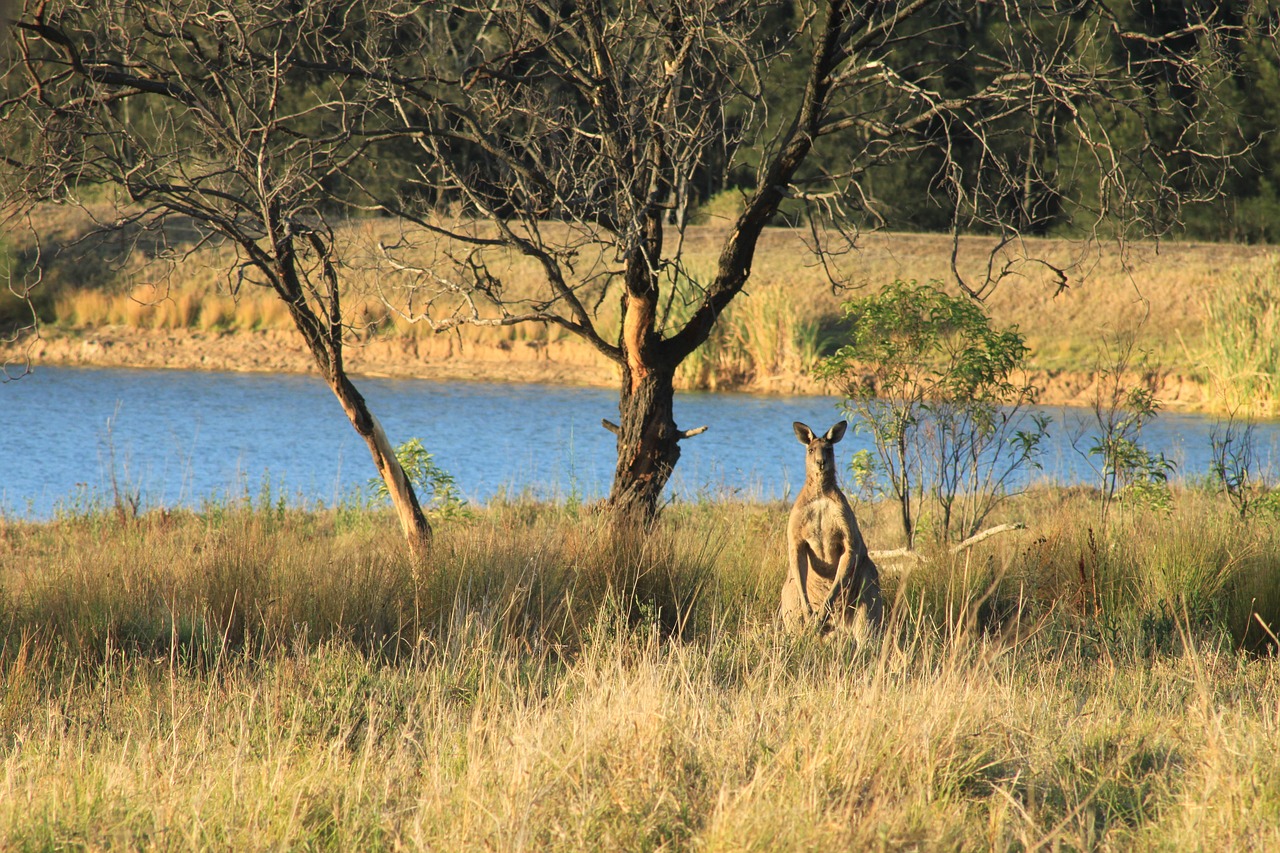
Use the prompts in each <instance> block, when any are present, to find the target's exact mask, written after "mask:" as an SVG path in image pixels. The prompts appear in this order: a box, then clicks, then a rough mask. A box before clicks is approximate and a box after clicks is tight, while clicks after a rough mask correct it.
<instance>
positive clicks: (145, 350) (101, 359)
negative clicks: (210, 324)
mask: <svg viewBox="0 0 1280 853" xmlns="http://www.w3.org/2000/svg"><path fill="white" fill-rule="evenodd" d="M0 357H3V359H4V362H5V364H6V366H7V370H8V372H9V374H10V375H14V374H15V373H18V372H21V371H22V369H23V368H24V367H25V366H27V365H30V366H33V367H36V368H38V367H39V366H40V365H57V366H74V367H140V368H158V369H160V368H168V369H177V370H226V371H236V372H262V373H310V372H313V371H314V370H315V366H314V364H313V362H312V360H311V356H310V354H309V353H308V352H307V351H306V348H305V347H304V346H303V344H302V342H301V340H300V339H299V338H298V336H297V335H296V334H293V333H292V332H287V331H283V330H266V331H253V332H244V331H235V332H206V331H199V330H171V329H138V328H132V327H123V326H108V327H99V328H95V329H90V330H76V331H65V330H61V329H57V328H45V329H42V330H41V332H40V334H39V335H38V336H30V337H27V338H24V339H22V340H19V341H16V342H5V343H3V344H0ZM347 366H348V369H349V370H350V371H351V372H352V373H354V374H357V375H365V376H385V377H396V378H412V379H471V380H481V381H494V382H541V383H548V384H557V385H588V386H595V387H613V386H615V385H617V384H618V381H619V379H618V373H617V370H616V367H615V366H614V365H613V364H611V363H609V362H608V361H607V360H606V359H605V358H603V357H602V356H601V355H600V354H599V353H597V352H596V351H595V350H594V349H592V348H591V347H589V346H586V345H585V344H582V343H580V342H578V341H577V340H574V339H565V340H561V341H550V342H546V341H536V342H533V341H516V342H510V343H505V342H504V343H502V344H496V345H495V344H477V343H474V342H472V341H467V340H465V339H463V338H460V337H458V336H449V335H441V336H439V337H433V338H412V337H396V338H390V337H388V338H374V339H371V340H368V341H364V342H361V343H357V344H352V345H350V346H349V347H348V349H347ZM1032 381H1033V382H1034V384H1035V385H1036V386H1037V387H1038V388H1040V389H1041V392H1040V402H1041V403H1043V404H1045V405H1065V406H1073V405H1074V406H1088V405H1092V404H1093V401H1094V398H1095V395H1096V393H1097V392H1096V387H1097V377H1096V376H1095V375H1092V374H1089V373H1080V372H1070V371H1047V370H1038V371H1033V373H1032ZM1132 381H1133V382H1135V383H1136V382H1142V383H1143V384H1145V385H1147V386H1148V387H1150V388H1151V389H1152V391H1154V392H1155V395H1156V398H1157V399H1158V400H1159V401H1160V402H1161V404H1162V405H1163V406H1164V407H1165V408H1168V409H1172V410H1177V411H1206V410H1211V409H1212V408H1213V395H1212V394H1210V393H1209V389H1208V388H1206V387H1205V386H1204V385H1202V384H1201V383H1199V382H1197V381H1196V380H1195V379H1194V378H1192V377H1189V376H1186V375H1183V374H1181V373H1179V372H1176V371H1162V372H1152V373H1148V374H1145V375H1142V376H1134V377H1133V378H1132ZM711 390H719V391H744V392H751V393H764V394H834V393H837V392H836V391H835V389H833V388H832V387H831V386H829V385H828V384H827V383H823V382H819V381H817V380H815V379H813V378H811V377H809V376H807V375H804V374H800V373H790V374H781V375H766V376H749V377H743V378H742V379H741V380H740V381H731V382H725V381H721V382H720V383H718V385H717V387H716V388H714V389H711Z"/></svg>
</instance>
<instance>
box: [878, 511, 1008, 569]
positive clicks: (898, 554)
mask: <svg viewBox="0 0 1280 853" xmlns="http://www.w3.org/2000/svg"><path fill="white" fill-rule="evenodd" d="M1026 528H1027V526H1026V525H1025V524H1023V523H1022V522H1020V521H1014V522H1011V523H1009V524H997V525H996V526H995V527H988V528H987V529H986V530H980V531H978V532H977V533H975V534H973V535H972V536H970V537H969V538H968V539H966V540H964V541H963V542H961V543H960V544H959V545H953V546H952V547H951V549H950V550H951V553H952V554H959V553H961V552H963V551H967V550H968V549H970V548H972V547H973V546H974V545H977V544H978V543H980V542H985V541H987V540H988V539H990V538H991V537H992V536H999V535H1000V534H1001V533H1008V532H1009V531H1010V530H1025V529H1026ZM867 556H868V557H870V558H871V559H873V560H875V561H876V562H881V561H890V560H910V561H912V562H914V563H923V562H925V558H924V556H922V555H921V554H920V552H919V551H917V550H915V549H914V548H893V549H892V550H889V551H868V552H867Z"/></svg>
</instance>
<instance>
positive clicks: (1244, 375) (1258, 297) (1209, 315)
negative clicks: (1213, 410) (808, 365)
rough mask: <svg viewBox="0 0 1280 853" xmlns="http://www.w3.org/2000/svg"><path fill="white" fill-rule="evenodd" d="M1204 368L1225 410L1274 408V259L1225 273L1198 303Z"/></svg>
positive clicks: (1278, 294)
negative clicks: (1201, 316)
mask: <svg viewBox="0 0 1280 853" xmlns="http://www.w3.org/2000/svg"><path fill="white" fill-rule="evenodd" d="M1204 312H1205V334H1204V352H1205V354H1204V364H1205V367H1206V368H1207V369H1208V370H1209V372H1210V374H1211V376H1212V380H1213V383H1214V385H1215V386H1217V389H1218V393H1219V394H1220V395H1221V396H1222V397H1223V401H1224V402H1225V404H1226V407H1227V408H1228V409H1229V410H1233V411H1235V410H1239V411H1241V412H1248V413H1251V414H1255V415H1261V416H1267V415H1273V414H1275V413H1276V412H1277V406H1278V405H1280V384H1277V382H1278V380H1277V376H1280V256H1274V255H1273V256H1271V257H1270V258H1269V259H1267V260H1266V261H1265V262H1263V263H1260V264H1256V265H1254V266H1253V267H1252V268H1250V269H1244V270H1237V271H1235V272H1233V273H1232V274H1230V275H1228V276H1227V278H1226V280H1225V281H1224V282H1222V283H1221V284H1220V285H1219V286H1218V287H1214V288H1211V289H1210V290H1209V293H1208V295H1207V296H1206V297H1205V301H1204Z"/></svg>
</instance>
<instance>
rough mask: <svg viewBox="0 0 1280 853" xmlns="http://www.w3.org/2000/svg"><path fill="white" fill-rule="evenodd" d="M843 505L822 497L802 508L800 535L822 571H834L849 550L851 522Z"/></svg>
mask: <svg viewBox="0 0 1280 853" xmlns="http://www.w3.org/2000/svg"><path fill="white" fill-rule="evenodd" d="M845 512H846V510H845V508H844V506H843V505H842V504H841V503H840V502H839V501H835V500H832V499H831V498H827V497H820V498H817V499H815V500H812V501H810V502H808V503H807V504H805V505H804V506H803V507H802V508H801V517H800V522H801V523H800V525H799V534H800V537H801V539H802V540H803V542H804V544H805V545H807V546H808V548H809V553H810V554H812V555H813V556H814V557H815V558H816V561H817V562H818V564H819V565H818V566H817V567H816V568H818V569H819V570H820V571H821V570H829V571H834V570H835V566H836V563H838V562H839V561H840V557H841V556H842V555H843V554H844V552H845V551H846V550H848V548H849V523H848V521H847V520H846V519H845V517H844V516H845Z"/></svg>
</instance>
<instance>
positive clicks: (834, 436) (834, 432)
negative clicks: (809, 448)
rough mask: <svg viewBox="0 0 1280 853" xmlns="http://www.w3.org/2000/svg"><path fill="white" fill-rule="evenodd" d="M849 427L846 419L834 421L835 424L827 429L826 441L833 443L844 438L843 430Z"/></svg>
mask: <svg viewBox="0 0 1280 853" xmlns="http://www.w3.org/2000/svg"><path fill="white" fill-rule="evenodd" d="M848 427H849V422H848V421H836V425H835V426H833V427H832V428H831V429H829V430H827V441H829V442H831V443H832V444H835V443H836V442H837V441H839V440H840V439H842V438H844V431H845V430H846V429H847V428H848Z"/></svg>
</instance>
